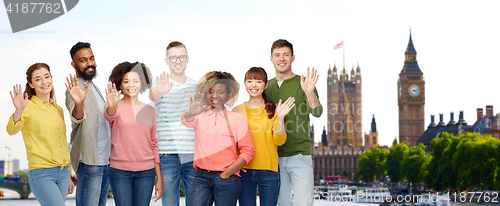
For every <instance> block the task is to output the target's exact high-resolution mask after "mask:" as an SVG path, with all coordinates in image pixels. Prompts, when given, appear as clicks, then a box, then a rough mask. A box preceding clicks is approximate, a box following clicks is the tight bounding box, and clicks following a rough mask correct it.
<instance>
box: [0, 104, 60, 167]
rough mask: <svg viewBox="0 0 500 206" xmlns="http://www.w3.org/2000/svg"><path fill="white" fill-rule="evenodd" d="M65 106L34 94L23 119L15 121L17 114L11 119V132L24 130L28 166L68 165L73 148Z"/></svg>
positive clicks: (9, 125)
mask: <svg viewBox="0 0 500 206" xmlns="http://www.w3.org/2000/svg"><path fill="white" fill-rule="evenodd" d="M63 115H64V113H63V110H62V108H61V107H60V106H59V105H57V104H56V103H54V101H52V99H50V104H48V103H47V102H45V101H43V100H41V99H40V98H38V97H37V96H35V95H33V96H32V97H31V99H30V100H28V105H27V106H26V108H24V110H23V113H22V115H21V120H19V121H18V122H17V123H16V124H14V115H11V116H10V118H9V122H8V123H7V133H9V135H14V134H17V133H18V132H19V131H21V132H22V134H23V139H24V144H25V145H26V155H27V156H28V166H29V168H28V170H33V169H40V168H50V167H61V169H62V168H63V167H66V166H68V165H69V149H68V145H67V142H66V125H65V124H64V116H63Z"/></svg>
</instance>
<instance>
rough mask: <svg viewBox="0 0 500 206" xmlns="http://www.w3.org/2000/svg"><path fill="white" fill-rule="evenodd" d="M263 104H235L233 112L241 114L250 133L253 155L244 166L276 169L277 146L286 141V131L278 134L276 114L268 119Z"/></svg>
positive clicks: (257, 168) (258, 168) (246, 167)
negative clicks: (256, 105)
mask: <svg viewBox="0 0 500 206" xmlns="http://www.w3.org/2000/svg"><path fill="white" fill-rule="evenodd" d="M264 108H265V105H264V106H262V107H259V108H256V109H250V108H248V107H246V102H244V103H243V104H240V105H238V106H236V107H235V108H234V109H233V112H238V113H240V114H242V115H243V116H244V117H245V119H246V120H247V122H248V127H249V128H250V132H251V133H252V138H253V144H254V147H255V155H254V158H253V160H252V161H250V162H249V163H248V164H247V165H246V166H245V167H244V168H245V169H256V170H271V171H275V172H277V171H278V163H279V162H278V146H280V145H283V144H284V143H285V142H286V132H283V134H278V133H277V132H276V129H277V128H278V116H277V114H276V113H274V117H273V118H271V119H269V118H268V117H267V112H266V111H265V109H264Z"/></svg>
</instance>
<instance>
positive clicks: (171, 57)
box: [167, 55, 188, 63]
mask: <svg viewBox="0 0 500 206" xmlns="http://www.w3.org/2000/svg"><path fill="white" fill-rule="evenodd" d="M167 58H168V60H169V61H170V62H172V63H175V62H177V59H179V60H181V62H185V61H186V60H187V58H188V56H187V55H182V56H178V57H176V56H170V57H167Z"/></svg>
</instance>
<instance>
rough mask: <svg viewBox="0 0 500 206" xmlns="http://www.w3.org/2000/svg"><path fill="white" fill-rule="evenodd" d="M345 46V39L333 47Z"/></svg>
mask: <svg viewBox="0 0 500 206" xmlns="http://www.w3.org/2000/svg"><path fill="white" fill-rule="evenodd" d="M343 46H344V40H342V41H341V42H340V43H338V44H337V45H335V46H334V47H333V49H340V48H342V47H343Z"/></svg>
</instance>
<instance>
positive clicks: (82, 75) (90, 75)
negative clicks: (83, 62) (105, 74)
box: [75, 65, 97, 81]
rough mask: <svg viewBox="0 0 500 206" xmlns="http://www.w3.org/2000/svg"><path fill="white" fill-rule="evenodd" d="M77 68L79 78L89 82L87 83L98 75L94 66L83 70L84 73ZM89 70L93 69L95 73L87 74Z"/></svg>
mask: <svg viewBox="0 0 500 206" xmlns="http://www.w3.org/2000/svg"><path fill="white" fill-rule="evenodd" d="M75 67H76V73H78V76H80V77H81V78H82V79H84V80H87V81H88V80H92V79H94V78H95V76H96V75H97V70H96V66H94V65H92V66H88V67H85V69H83V71H81V70H80V68H79V67H78V65H75ZM89 69H93V70H94V73H92V74H87V73H86V71H87V70H89Z"/></svg>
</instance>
